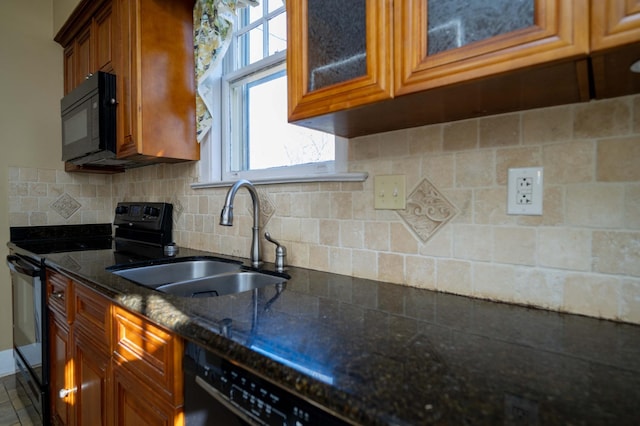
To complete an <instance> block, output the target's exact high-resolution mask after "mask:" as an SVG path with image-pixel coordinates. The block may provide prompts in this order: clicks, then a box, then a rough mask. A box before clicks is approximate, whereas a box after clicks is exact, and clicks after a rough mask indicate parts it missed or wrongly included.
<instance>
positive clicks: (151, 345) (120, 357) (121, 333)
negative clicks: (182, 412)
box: [113, 307, 183, 405]
mask: <svg viewBox="0 0 640 426" xmlns="http://www.w3.org/2000/svg"><path fill="white" fill-rule="evenodd" d="M113 319H114V324H113V327H114V330H113V331H114V332H113V336H114V343H113V350H114V354H113V356H114V360H115V362H116V363H117V364H118V365H121V366H123V367H124V368H126V369H127V370H128V371H130V372H132V373H133V374H135V375H136V376H137V377H138V378H139V379H140V380H142V381H144V382H145V383H147V385H149V386H150V387H152V388H154V389H156V390H158V391H159V392H160V393H161V394H163V395H165V396H166V397H167V401H169V402H172V403H173V404H174V405H180V404H182V398H183V396H182V387H181V383H182V363H181V359H182V350H183V349H182V340H181V339H180V338H178V337H176V336H174V335H172V334H171V333H169V332H167V331H165V330H163V329H161V328H159V327H157V326H155V325H153V324H151V323H149V322H148V321H146V320H144V319H142V318H141V317H139V316H137V315H135V314H132V313H130V312H127V311H125V310H123V309H121V308H118V307H115V308H114V315H113Z"/></svg>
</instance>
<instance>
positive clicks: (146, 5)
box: [55, 0, 200, 173]
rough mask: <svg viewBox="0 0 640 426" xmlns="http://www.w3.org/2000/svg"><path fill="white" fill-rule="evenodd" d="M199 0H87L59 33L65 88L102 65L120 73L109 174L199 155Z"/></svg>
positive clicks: (105, 170) (98, 170)
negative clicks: (114, 160) (196, 47)
mask: <svg viewBox="0 0 640 426" xmlns="http://www.w3.org/2000/svg"><path fill="white" fill-rule="evenodd" d="M193 3H194V0H99V1H95V0H83V1H81V2H80V4H79V5H78V6H77V7H76V9H75V10H74V12H73V13H72V14H71V16H70V17H69V20H68V21H67V22H66V23H65V24H64V25H63V27H62V28H61V29H60V32H59V33H58V34H57V35H56V37H55V40H56V41H57V42H58V43H60V44H61V45H62V46H63V47H64V91H65V94H66V93H68V92H70V91H71V90H73V89H74V88H75V87H77V86H78V85H79V84H80V83H82V82H83V81H84V79H85V78H86V77H87V75H89V74H91V73H95V72H97V71H104V72H109V73H113V74H115V76H116V97H117V102H118V105H117V110H116V126H117V130H116V135H117V136H116V139H117V142H116V151H117V152H116V157H117V159H118V160H123V161H122V162H121V164H122V166H114V167H113V168H112V169H109V168H103V167H97V168H95V167H94V168H91V167H90V166H88V167H78V166H74V165H72V164H70V163H67V164H66V166H65V170H67V171H86V172H96V173H108V172H116V171H122V170H123V169H124V168H125V167H137V166H140V165H146V164H156V163H161V162H180V161H190V160H198V159H199V158H200V145H199V144H198V143H197V140H196V118H195V72H194V59H193Z"/></svg>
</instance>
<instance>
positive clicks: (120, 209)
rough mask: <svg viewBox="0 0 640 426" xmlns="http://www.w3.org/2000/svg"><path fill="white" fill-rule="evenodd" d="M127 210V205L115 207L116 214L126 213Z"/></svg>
mask: <svg viewBox="0 0 640 426" xmlns="http://www.w3.org/2000/svg"><path fill="white" fill-rule="evenodd" d="M128 212H129V207H127V206H118V207H116V214H127V213H128Z"/></svg>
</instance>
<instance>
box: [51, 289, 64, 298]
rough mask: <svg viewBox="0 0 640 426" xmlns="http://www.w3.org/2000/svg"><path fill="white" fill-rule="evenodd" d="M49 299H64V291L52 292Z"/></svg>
mask: <svg viewBox="0 0 640 426" xmlns="http://www.w3.org/2000/svg"><path fill="white" fill-rule="evenodd" d="M51 297H55V298H56V299H60V300H62V299H64V291H54V292H53V293H51Z"/></svg>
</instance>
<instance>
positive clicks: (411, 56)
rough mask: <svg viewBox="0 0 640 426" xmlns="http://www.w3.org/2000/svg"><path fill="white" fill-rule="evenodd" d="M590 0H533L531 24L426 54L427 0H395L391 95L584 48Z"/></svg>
mask: <svg viewBox="0 0 640 426" xmlns="http://www.w3.org/2000/svg"><path fill="white" fill-rule="evenodd" d="M588 1H589V0H567V1H564V0H535V18H534V25H533V26H531V27H528V28H523V29H521V30H517V31H513V32H510V33H506V34H502V35H498V36H495V37H491V38H488V39H485V40H481V41H477V42H474V43H470V44H468V45H465V46H462V47H459V48H456V49H451V50H447V51H444V52H440V53H437V54H435V55H427V54H426V52H427V47H428V43H429V40H428V34H427V28H428V25H427V22H428V19H429V17H428V2H429V0H403V1H396V2H395V3H394V39H395V50H394V54H395V58H394V65H395V68H394V71H395V72H394V75H395V84H394V85H395V94H396V95H402V94H406V93H412V92H416V91H422V90H428V89H432V88H435V87H441V86H447V85H451V84H456V83H460V82H467V81H470V80H474V79H478V78H482V77H487V76H491V75H497V74H500V73H505V72H508V71H513V70H516V69H521V68H525V67H531V66H536V65H539V64H548V63H552V62H554V61H559V60H572V59H575V58H579V57H586V56H587V54H588V52H589V38H588V37H589V35H588V17H589V4H588Z"/></svg>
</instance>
